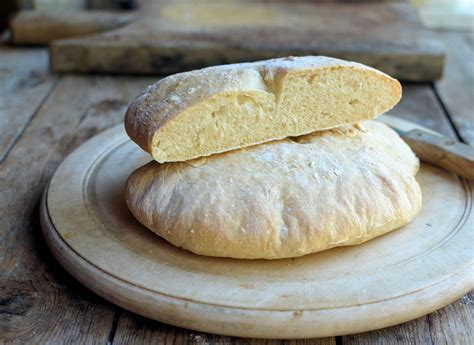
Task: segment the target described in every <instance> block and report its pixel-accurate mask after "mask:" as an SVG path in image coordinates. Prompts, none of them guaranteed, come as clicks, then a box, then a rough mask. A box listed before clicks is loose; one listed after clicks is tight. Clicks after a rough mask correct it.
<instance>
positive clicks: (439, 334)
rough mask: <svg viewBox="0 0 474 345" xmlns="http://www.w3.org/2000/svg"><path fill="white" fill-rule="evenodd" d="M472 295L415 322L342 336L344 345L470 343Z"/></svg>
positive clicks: (473, 324) (473, 333) (472, 336)
mask: <svg viewBox="0 0 474 345" xmlns="http://www.w3.org/2000/svg"><path fill="white" fill-rule="evenodd" d="M473 305H474V293H472V292H471V293H470V294H468V295H466V296H464V297H463V298H461V299H460V300H458V301H457V302H455V303H453V304H450V305H448V306H446V307H445V308H443V309H440V310H438V311H435V312H434V313H431V314H429V315H427V316H425V317H422V318H419V319H417V320H415V321H412V322H408V323H404V324H401V325H398V326H394V327H389V328H384V329H381V330H378V331H373V332H367V333H362V334H356V335H350V336H346V337H343V341H342V344H347V345H349V344H350V345H356V344H357V345H369V344H370V345H372V344H384V345H399V344H466V345H467V344H473V342H474V331H473V330H474V322H473V319H474V307H473Z"/></svg>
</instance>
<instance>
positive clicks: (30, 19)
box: [10, 10, 135, 44]
mask: <svg viewBox="0 0 474 345" xmlns="http://www.w3.org/2000/svg"><path fill="white" fill-rule="evenodd" d="M134 18H135V14H134V13H128V12H112V11H59V12H44V11H34V10H24V11H20V12H19V13H18V14H16V15H15V17H13V19H12V20H11V22H10V30H11V33H12V40H13V42H14V43H15V44H48V43H49V42H52V41H54V40H56V39H60V38H71V37H78V36H85V35H91V34H95V33H99V32H103V31H108V30H112V29H116V28H119V27H122V26H125V25H127V24H128V23H130V22H131V21H132V20H133V19H134Z"/></svg>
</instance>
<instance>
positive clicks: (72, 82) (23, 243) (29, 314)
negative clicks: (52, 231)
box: [0, 57, 148, 344]
mask: <svg viewBox="0 0 474 345" xmlns="http://www.w3.org/2000/svg"><path fill="white" fill-rule="evenodd" d="M0 59H2V57H0ZM147 83H148V81H147V80H143V79H141V80H136V81H133V80H126V79H122V80H117V79H111V78H100V79H98V78H77V77H66V78H63V79H62V80H61V81H60V82H59V84H58V86H57V88H56V90H55V92H54V93H53V94H51V96H50V97H49V98H48V99H47V100H46V101H45V102H44V104H43V105H42V106H41V108H40V109H39V110H38V112H37V113H36V116H35V117H34V119H33V120H32V121H31V123H30V124H29V126H28V128H27V129H26V131H25V132H24V133H23V134H22V136H21V137H20V139H19V140H18V141H17V143H16V144H15V146H14V147H13V149H12V150H11V151H10V152H9V153H8V155H7V157H6V158H5V160H4V162H3V163H2V165H1V167H0V181H2V182H1V185H2V193H1V198H0V236H1V237H0V253H1V254H0V260H1V261H0V267H1V268H0V287H1V289H0V294H1V295H0V343H10V342H16V343H19V344H25V343H62V342H64V341H67V342H75V343H91V344H94V343H101V344H104V343H105V342H106V341H107V339H108V337H109V331H110V329H111V326H112V324H113V318H114V310H116V308H115V307H113V306H112V305H110V304H109V303H106V302H104V301H103V300H102V299H100V298H99V297H97V296H95V295H94V294H92V293H91V292H89V291H88V290H87V289H85V288H84V287H82V286H81V285H80V284H78V283H77V282H76V281H75V280H74V279H72V278H71V277H70V276H69V274H67V273H66V272H65V271H64V270H63V269H62V268H61V266H60V265H59V264H58V263H57V262H56V261H55V260H54V259H53V258H52V255H51V254H50V251H49V250H48V249H47V247H46V245H45V242H44V240H43V238H42V236H41V232H40V228H39V223H38V214H37V207H38V202H39V200H40V196H41V194H42V192H43V190H44V188H45V186H46V184H47V183H48V181H49V179H50V177H51V175H52V173H53V172H54V170H55V168H56V167H57V165H58V164H59V163H60V162H61V160H62V159H63V158H64V157H65V155H67V154H68V153H69V152H70V151H71V150H72V149H74V148H75V147H77V146H78V145H79V144H80V143H82V142H83V141H84V140H85V139H87V138H88V137H90V136H91V135H93V134H95V133H97V132H98V131H101V130H103V129H105V128H107V127H109V126H111V125H112V124H115V123H117V122H120V121H121V120H122V117H123V113H124V110H125V107H126V105H127V104H128V102H129V100H130V99H131V98H132V97H134V96H135V95H136V93H137V92H138V91H139V90H140V89H142V88H143V87H144V86H145V85H146V84H147ZM18 97H19V98H20V99H22V98H21V96H18Z"/></svg>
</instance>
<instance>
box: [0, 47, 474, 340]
mask: <svg viewBox="0 0 474 345" xmlns="http://www.w3.org/2000/svg"><path fill="white" fill-rule="evenodd" d="M40 52H42V54H45V52H44V51H43V50H40ZM5 56H6V55H5V54H0V64H2V62H3V61H4V59H5ZM15 61H18V64H19V65H20V66H17V67H15V68H18V69H20V70H21V68H23V67H22V65H21V63H20V62H21V61H22V60H21V59H19V58H18V59H13V61H12V62H11V64H15ZM9 65H10V64H9ZM2 66H3V65H2ZM19 73H21V72H19ZM151 81H152V80H151V79H143V78H135V79H133V78H101V77H93V78H88V77H74V76H72V77H65V78H64V77H63V78H62V79H61V82H60V83H59V84H58V85H57V87H56V89H55V91H54V92H53V93H52V94H51V95H50V96H49V98H48V97H46V96H47V93H46V94H45V95H44V98H46V100H45V99H40V100H38V101H37V104H36V107H39V108H40V109H39V110H38V111H37V112H35V116H34V118H33V120H32V121H31V122H29V123H28V127H27V129H26V130H25V131H24V133H22V135H21V136H19V140H18V141H17V142H16V143H15V146H14V147H13V149H12V150H11V151H9V153H8V156H7V158H6V159H5V160H4V161H3V163H2V164H1V166H0V181H1V185H2V193H1V196H0V236H1V237H0V279H1V282H0V302H1V303H0V343H9V342H13V341H14V340H16V342H17V343H27V342H40V343H61V342H70V343H90V344H95V343H101V344H103V343H105V342H107V340H110V341H112V342H114V343H119V344H120V343H122V344H125V343H127V344H128V343H132V344H133V343H135V344H140V343H147V342H165V343H170V344H171V343H173V344H174V343H199V344H200V343H203V344H204V343H212V342H216V343H222V344H230V343H250V344H252V343H254V344H263V343H265V344H277V343H282V342H281V341H271V340H269V341H259V340H255V341H254V340H248V339H239V338H229V337H221V336H215V335H209V334H203V333H198V332H192V331H187V330H183V329H179V328H176V327H171V326H167V325H164V324H162V323H159V322H155V321H151V320H148V319H145V318H143V317H140V316H137V315H134V314H132V313H129V312H127V311H124V310H122V309H120V308H117V307H115V306H113V305H111V304H109V303H107V302H105V301H103V300H102V299H100V298H98V297H96V296H95V295H94V294H92V293H91V292H89V291H88V290H87V289H85V288H83V287H82V286H81V285H80V284H78V283H77V281H75V280H74V279H72V278H71V277H70V276H69V275H68V273H66V272H65V271H64V270H63V269H62V268H61V267H60V265H59V264H58V263H57V262H56V261H55V260H54V258H52V255H51V254H50V252H49V250H48V248H46V245H45V243H44V240H43V238H42V236H41V235H40V229H39V224H38V217H37V206H38V203H39V198H40V195H41V192H42V190H43V188H44V187H45V186H46V183H47V182H48V180H49V178H50V177H51V175H52V173H53V171H54V170H55V168H56V167H57V165H58V164H59V163H60V162H61V160H62V159H63V158H64V157H65V155H67V153H69V152H70V151H71V150H72V149H74V148H75V147H77V146H79V145H80V144H81V143H82V142H83V141H84V140H86V139H87V138H89V137H90V136H92V135H93V134H95V133H97V132H98V131H100V130H102V129H104V128H106V127H108V126H110V125H112V124H115V123H118V122H119V121H121V119H122V116H123V111H124V109H125V106H126V104H127V102H129V100H130V99H131V98H132V97H133V96H134V95H135V94H136V93H137V92H139V90H140V89H141V88H143V87H144V86H145V85H147V84H148V83H150V82H151ZM460 92H461V91H460ZM14 95H15V96H16V97H20V96H19V95H18V94H14ZM39 98H40V97H39ZM19 99H20V100H24V98H19ZM17 102H20V101H17ZM29 103H30V104H32V103H33V102H32V101H30V102H29ZM41 103H44V104H43V105H42V106H41ZM391 113H392V114H395V115H397V116H401V117H403V118H406V119H409V120H411V121H414V122H418V123H420V124H423V125H425V126H427V127H430V128H433V129H435V130H437V131H439V132H441V133H443V134H445V135H447V136H450V137H452V138H454V137H455V136H454V131H453V129H452V128H451V126H450V123H449V121H448V119H447V117H446V116H445V114H444V112H443V109H442V108H441V107H440V104H439V103H438V102H437V98H436V95H435V94H434V92H433V90H432V89H431V88H430V87H429V86H427V85H405V86H404V98H403V100H402V102H401V104H400V105H399V106H397V107H396V109H394V110H393V111H392V112H391ZM1 129H2V130H3V126H2V128H1ZM2 138H3V134H2ZM473 300H474V294H473V293H471V294H469V295H466V296H465V297H464V298H463V299H461V300H459V301H457V302H456V303H453V304H451V305H449V306H447V307H445V308H443V309H441V310H439V311H437V312H434V313H432V314H429V315H427V316H425V317H422V318H420V319H418V320H415V321H412V322H409V323H406V324H401V325H398V326H394V327H390V328H386V329H383V330H379V331H374V332H368V333H363V334H357V335H352V336H346V337H338V338H337V339H336V340H337V341H338V343H344V344H380V343H386V344H400V343H419V344H424V343H431V344H444V343H447V344H453V343H460V344H470V343H473V342H474V334H473V330H474V321H473V320H474V315H473V310H474V303H473ZM115 321H116V322H115ZM288 343H292V342H288ZM293 343H296V342H293ZM298 343H300V342H298ZM320 343H322V344H324V343H328V344H334V338H330V339H324V340H306V341H301V344H320Z"/></svg>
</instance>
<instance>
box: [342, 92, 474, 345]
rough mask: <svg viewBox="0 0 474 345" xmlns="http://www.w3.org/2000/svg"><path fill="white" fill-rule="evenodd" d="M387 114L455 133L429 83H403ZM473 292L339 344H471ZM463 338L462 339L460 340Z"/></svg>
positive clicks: (348, 338)
mask: <svg viewBox="0 0 474 345" xmlns="http://www.w3.org/2000/svg"><path fill="white" fill-rule="evenodd" d="M390 113H391V114H393V115H396V116H399V117H401V118H404V119H407V120H410V121H413V122H416V123H418V124H421V125H423V126H426V127H429V128H431V129H433V130H436V131H438V132H440V133H442V134H444V135H446V136H448V137H450V138H456V134H455V132H454V130H453V129H452V127H451V126H450V124H449V120H448V119H447V117H446V115H445V114H444V111H443V109H442V107H441V105H440V104H439V102H438V101H437V98H436V95H435V94H434V92H433V90H432V89H431V87H430V86H429V85H426V84H425V85H416V84H408V85H403V98H402V101H401V102H400V104H399V105H397V106H396V107H395V109H393V110H392V111H390ZM472 300H473V293H471V294H468V295H466V296H464V297H463V298H462V299H460V300H458V301H457V302H455V303H453V304H450V305H448V306H446V307H445V308H443V309H440V310H438V311H436V312H434V313H431V314H429V315H426V316H424V317H421V318H419V319H417V320H414V321H411V322H407V323H404V324H401V325H397V326H393V327H388V328H384V329H381V330H377V331H372V332H366V333H362V334H355V335H350V336H345V337H342V343H343V344H381V343H383V344H387V345H391V344H393V345H395V344H453V343H457V344H472V343H474V334H473V332H472V330H473V329H474V314H473V307H472ZM461 340H462V341H464V342H462V341H461Z"/></svg>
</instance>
